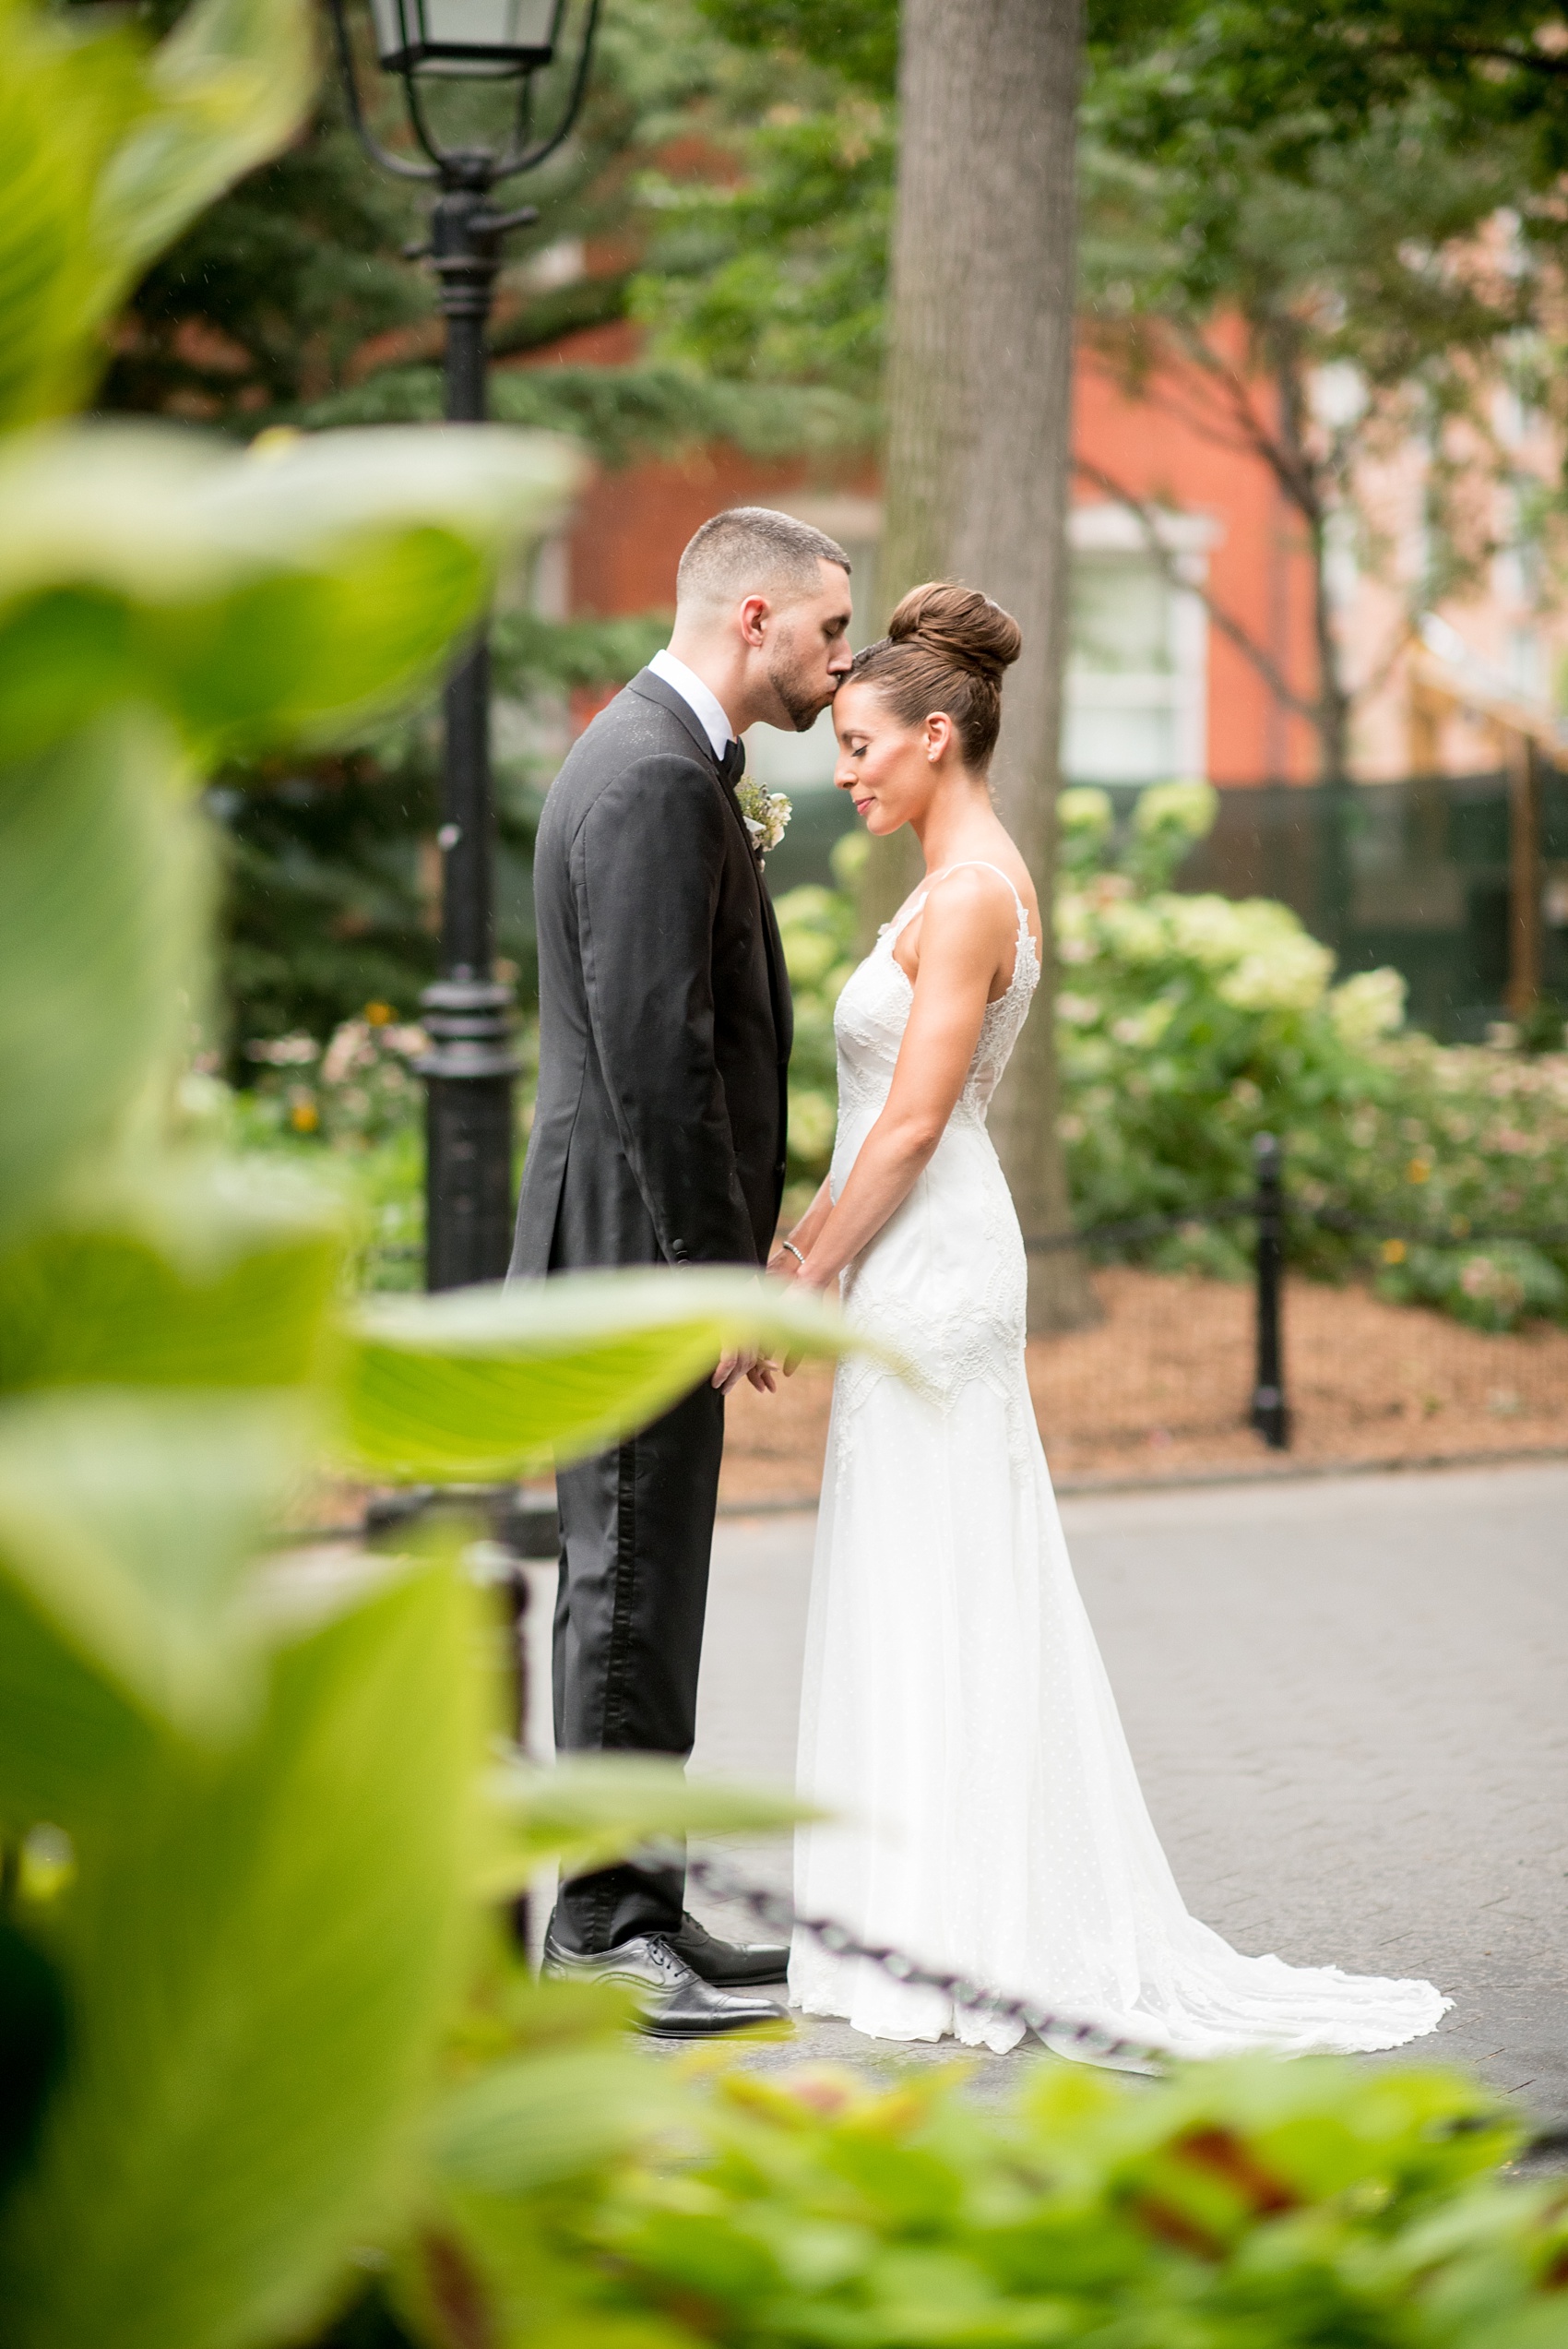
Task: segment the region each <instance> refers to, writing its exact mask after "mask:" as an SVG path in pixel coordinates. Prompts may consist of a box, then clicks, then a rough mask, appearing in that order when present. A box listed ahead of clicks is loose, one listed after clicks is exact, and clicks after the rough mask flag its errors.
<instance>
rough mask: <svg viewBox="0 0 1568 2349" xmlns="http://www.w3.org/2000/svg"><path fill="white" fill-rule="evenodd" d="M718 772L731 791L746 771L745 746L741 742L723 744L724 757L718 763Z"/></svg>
mask: <svg viewBox="0 0 1568 2349" xmlns="http://www.w3.org/2000/svg"><path fill="white" fill-rule="evenodd" d="M745 771H746V745H745V744H744V743H743V742H727V743H726V744H725V745H724V756H723V757H722V758H721V759H720V760H719V773H720V774H721V775H722V776H723V778H724V780H725V781H726V782H727V783H728V784H729V786H730V788H731V791H733V790H734V788H735V786H736V784H737V783H738V782H739V781H740V780H741V778H742V775H743V774H744V773H745Z"/></svg>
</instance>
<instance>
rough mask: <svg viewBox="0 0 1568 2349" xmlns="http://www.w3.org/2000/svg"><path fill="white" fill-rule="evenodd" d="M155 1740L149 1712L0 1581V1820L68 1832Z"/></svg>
mask: <svg viewBox="0 0 1568 2349" xmlns="http://www.w3.org/2000/svg"><path fill="white" fill-rule="evenodd" d="M155 1742H156V1734H155V1731H154V1728H153V1724H152V1723H151V1722H150V1721H149V1719H148V1715H147V1714H146V1713H145V1712H144V1711H140V1710H138V1709H137V1707H136V1706H134V1705H133V1704H132V1703H131V1702H130V1701H129V1699H127V1698H126V1697H125V1694H124V1693H123V1691H122V1690H121V1688H120V1687H118V1686H117V1685H116V1683H114V1682H113V1681H112V1680H108V1679H106V1678H105V1677H104V1675H103V1674H102V1673H101V1672H100V1671H99V1670H98V1669H97V1668H96V1666H94V1665H92V1664H90V1663H87V1662H85V1661H84V1660H83V1658H82V1657H81V1655H80V1654H79V1653H78V1652H77V1650H76V1649H74V1648H73V1647H71V1646H70V1645H69V1644H68V1643H67V1641H66V1640H65V1639H63V1638H62V1636H61V1634H60V1632H59V1631H58V1630H57V1629H56V1628H55V1627H54V1625H53V1622H52V1621H51V1619H50V1617H49V1616H47V1615H46V1614H44V1613H42V1612H41V1611H40V1610H39V1609H38V1608H37V1607H36V1606H34V1605H33V1604H32V1602H31V1600H30V1598H29V1596H28V1595H27V1593H26V1592H25V1591H23V1590H22V1589H21V1588H19V1587H18V1586H17V1585H15V1584H12V1583H10V1582H9V1581H7V1580H3V1579H0V1826H3V1827H4V1829H5V1830H6V1834H7V1835H9V1836H13V1837H14V1836H17V1835H19V1834H20V1833H21V1832H22V1830H24V1829H26V1828H28V1827H30V1826H31V1825H32V1824H33V1822H34V1821H35V1820H38V1819H48V1820H50V1821H52V1822H53V1824H54V1825H56V1826H59V1827H64V1828H65V1829H67V1830H69V1831H70V1832H71V1833H72V1834H73V1835H78V1834H80V1833H81V1832H82V1831H83V1830H84V1829H86V1828H90V1827H92V1826H93V1825H95V1824H96V1823H97V1822H98V1821H99V1820H101V1818H103V1817H104V1816H105V1814H107V1813H109V1812H112V1811H113V1809H115V1808H116V1807H117V1806H118V1805H119V1804H120V1803H121V1802H122V1801H123V1800H125V1798H126V1795H127V1790H129V1789H131V1788H134V1787H135V1786H136V1785H137V1783H138V1782H139V1777H140V1772H141V1770H142V1768H143V1766H144V1764H145V1762H146V1760H147V1758H148V1754H149V1753H150V1752H151V1750H152V1748H153V1747H154V1744H155Z"/></svg>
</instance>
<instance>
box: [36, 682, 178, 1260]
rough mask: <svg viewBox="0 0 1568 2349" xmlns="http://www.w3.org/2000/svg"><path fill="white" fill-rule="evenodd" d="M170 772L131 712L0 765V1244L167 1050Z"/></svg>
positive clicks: (174, 848)
mask: <svg viewBox="0 0 1568 2349" xmlns="http://www.w3.org/2000/svg"><path fill="white" fill-rule="evenodd" d="M172 766H173V759H172V748H171V745H170V744H169V742H168V739H167V737H166V736H165V735H164V734H163V733H162V732H161V730H160V729H159V728H158V727H156V726H155V725H154V724H153V723H152V722H151V721H148V720H147V719H145V718H143V717H140V716H139V715H137V714H136V713H133V712H125V713H121V714H118V715H116V716H113V717H110V718H103V719H101V720H100V721H98V722H97V723H96V724H94V725H92V726H91V727H90V728H89V729H88V730H87V731H86V732H84V733H80V734H78V735H77V736H75V737H74V738H73V739H72V740H69V741H67V742H65V743H62V744H61V745H58V746H57V747H55V748H53V749H52V750H51V751H49V752H48V753H47V754H46V755H44V756H42V757H36V758H33V759H30V760H26V761H23V762H21V763H20V764H18V765H12V766H0V1241H3V1240H4V1239H6V1238H7V1237H9V1235H10V1234H11V1233H12V1232H13V1231H15V1229H16V1228H17V1227H18V1225H19V1224H20V1223H22V1222H24V1221H26V1220H28V1219H30V1217H31V1216H32V1215H33V1214H34V1213H35V1212H36V1211H37V1210H38V1209H39V1208H40V1207H41V1206H42V1204H43V1202H44V1201H45V1200H46V1199H47V1198H50V1197H51V1196H52V1194H53V1192H54V1191H55V1189H56V1187H57V1186H58V1185H59V1183H60V1181H61V1179H62V1176H63V1174H64V1173H65V1168H66V1166H67V1164H68V1163H69V1162H70V1161H71V1160H72V1159H73V1158H74V1157H75V1156H76V1154H77V1152H78V1151H81V1150H82V1149H83V1148H84V1147H85V1145H86V1144H87V1143H88V1142H89V1140H93V1139H98V1138H100V1137H104V1138H106V1137H107V1132H108V1128H109V1126H110V1123H111V1121H112V1120H113V1117H114V1116H115V1115H116V1114H117V1113H118V1112H119V1111H120V1110H121V1109H123V1108H124V1106H125V1103H127V1102H128V1101H129V1100H130V1098H131V1096H132V1095H133V1094H134V1093H135V1092H136V1091H137V1088H138V1086H139V1085H140V1084H141V1082H142V1080H143V1079H144V1076H145V1074H146V1071H147V1069H148V1066H149V1065H150V1063H151V1062H152V1061H153V1060H154V1059H155V1058H156V1057H157V1055H159V1053H160V1050H162V1049H163V1048H164V1047H165V1046H166V1045H167V1043H168V1042H169V1041H170V1038H171V1034H172V1023H173V1021H174V1019H176V1018H177V1016H178V1008H179V1007H178V1003H177V1000H176V993H175V990H176V986H177V984H178V981H179V979H180V978H181V977H182V976H184V972H185V969H186V966H187V964H188V960H189V955H190V948H191V933H192V925H193V917H194V915H195V913H196V910H197V909H196V904H195V903H193V893H194V885H195V880H196V871H197V869H198V856H197V841H196V833H195V830H194V826H193V823H192V819H191V818H190V817H189V816H188V815H185V814H184V813H182V811H181V810H180V809H179V808H178V807H177V806H176V805H175V804H174V803H173V801H172V797H171V793H170V777H171V773H172Z"/></svg>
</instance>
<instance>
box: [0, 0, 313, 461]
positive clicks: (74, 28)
mask: <svg viewBox="0 0 1568 2349" xmlns="http://www.w3.org/2000/svg"><path fill="white" fill-rule="evenodd" d="M73 19H75V21H73ZM0 48H3V51H4V54H5V61H6V62H5V70H4V72H3V73H0V316H4V318H5V321H6V332H5V334H4V335H3V336H0V427H3V426H5V425H8V424H16V423H30V422H32V421H33V420H35V419H37V418H39V417H42V416H48V415H52V414H57V413H59V412H60V411H62V410H64V409H65V408H68V407H71V406H73V405H74V404H75V402H76V401H77V399H78V398H80V397H81V396H82V395H83V394H84V393H85V392H86V391H87V390H88V389H89V388H90V386H91V382H92V379H93V376H95V375H96V373H97V372H98V369H99V368H100V367H101V364H102V362H103V357H104V354H105V351H106V348H107V345H106V342H105V341H104V340H103V339H102V338H101V332H100V329H101V327H102V324H103V322H104V321H105V320H106V319H107V318H108V317H109V316H111V315H112V313H113V310H114V308H115V307H116V305H117V304H119V303H120V302H121V301H123V300H124V299H125V296H126V295H127V294H128V293H129V292H130V290H131V288H132V286H133V285H134V283H135V281H136V280H137V277H138V276H139V275H140V274H141V272H142V270H143V269H144V268H146V266H147V264H148V261H150V260H151V259H152V257H153V256H154V255H155V254H156V253H158V252H159V251H160V249H161V247H162V246H163V245H165V244H168V243H170V242H171V241H172V239H173V238H174V237H175V236H177V235H178V234H179V233H180V231H181V230H182V229H183V228H184V226H185V224H186V222H187V221H190V220H192V219H193V218H194V217H195V215H196V213H197V212H198V211H200V209H201V208H202V207H203V205H205V204H208V203H209V202H210V201H211V200H212V198H213V197H215V196H217V195H219V194H220V192H221V191H222V189H223V188H224V187H226V186H227V185H229V183H230V182H231V181H232V180H234V179H237V178H238V177H239V175H240V174H241V173H242V172H245V171H248V170H249V169H250V168H251V167H252V165H253V164H255V163H259V162H261V161H263V160H264V159H265V158H266V157H267V156H268V155H270V154H272V153H273V152H274V151H275V150H276V149H278V148H279V147H280V146H281V145H282V144H283V142H284V140H285V139H286V138H287V137H288V136H289V133H290V132H291V130H292V128H293V127H294V125H295V124H296V123H298V122H299V121H300V120H301V118H302V117H303V113H304V112H305V109H306V107H307V106H308V104H309V102H310V94H311V88H312V84H313V82H314V80H315V61H314V59H313V57H312V54H311V38H310V12H309V9H308V7H307V6H305V5H304V0H196V5H195V6H192V7H190V8H189V9H188V10H187V11H186V13H185V15H184V18H183V19H182V21H181V23H180V24H179V26H178V27H177V29H176V30H175V31H174V32H173V33H172V35H171V36H170V38H169V39H168V40H167V41H166V42H163V44H162V46H161V47H160V48H159V49H156V50H153V51H152V52H150V54H149V53H148V51H147V50H146V49H145V48H144V46H143V44H142V42H141V41H140V40H139V39H138V38H137V35H136V33H135V32H134V31H133V30H130V29H129V28H128V27H127V26H125V24H124V23H121V24H119V25H116V26H113V27H111V28H110V29H109V30H105V29H104V26H103V25H102V23H101V21H100V22H97V23H94V22H93V21H92V20H91V18H89V17H88V15H87V12H86V11H77V10H64V9H45V8H42V7H32V6H27V5H25V0H0Z"/></svg>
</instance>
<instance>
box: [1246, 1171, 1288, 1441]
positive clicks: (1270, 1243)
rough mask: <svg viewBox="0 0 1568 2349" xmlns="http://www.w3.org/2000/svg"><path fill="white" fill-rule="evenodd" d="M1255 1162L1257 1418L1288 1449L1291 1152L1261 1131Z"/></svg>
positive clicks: (1266, 1434) (1268, 1437) (1268, 1436)
mask: <svg viewBox="0 0 1568 2349" xmlns="http://www.w3.org/2000/svg"><path fill="white" fill-rule="evenodd" d="M1284 1165H1285V1153H1284V1151H1282V1150H1281V1149H1280V1147H1279V1143H1278V1140H1277V1138H1276V1137H1275V1136H1274V1135H1273V1134H1259V1135H1258V1136H1257V1137H1256V1138H1255V1139H1254V1140H1253V1167H1254V1169H1255V1170H1256V1173H1257V1182H1258V1204H1257V1216H1258V1249H1257V1377H1256V1381H1255V1383H1254V1385H1253V1409H1252V1423H1253V1426H1254V1427H1255V1428H1256V1429H1257V1431H1258V1434H1259V1435H1260V1436H1261V1437H1263V1439H1264V1442H1265V1444H1266V1445H1267V1446H1268V1448H1269V1449H1270V1451H1275V1452H1282V1451H1285V1450H1287V1449H1289V1442H1290V1413H1289V1410H1288V1409H1287V1408H1286V1402H1285V1364H1284V1358H1283V1355H1282V1353H1281V1349H1280V1292H1281V1288H1282V1285H1283V1276H1284V1271H1285V1183H1284Z"/></svg>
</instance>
